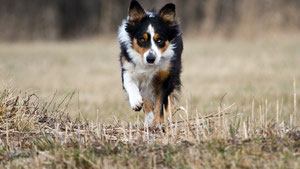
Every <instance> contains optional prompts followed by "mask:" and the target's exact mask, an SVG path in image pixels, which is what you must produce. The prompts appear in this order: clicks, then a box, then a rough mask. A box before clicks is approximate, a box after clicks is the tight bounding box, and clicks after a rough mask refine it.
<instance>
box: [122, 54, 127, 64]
mask: <svg viewBox="0 0 300 169" xmlns="http://www.w3.org/2000/svg"><path fill="white" fill-rule="evenodd" d="M125 62H126V58H125V56H122V64H123V65H124V64H125Z"/></svg>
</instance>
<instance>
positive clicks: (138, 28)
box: [118, 0, 183, 125]
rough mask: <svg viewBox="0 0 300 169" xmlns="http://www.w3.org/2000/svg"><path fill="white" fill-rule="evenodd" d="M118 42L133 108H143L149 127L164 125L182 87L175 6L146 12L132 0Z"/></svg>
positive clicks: (123, 72) (178, 30) (180, 50)
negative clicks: (166, 113)
mask: <svg viewBox="0 0 300 169" xmlns="http://www.w3.org/2000/svg"><path fill="white" fill-rule="evenodd" d="M118 39H119V43H120V46H121V55H120V62H121V67H122V83H123V88H124V89H125V91H126V93H127V95H128V98H129V103H130V106H131V108H132V109H133V110H135V111H140V110H141V109H142V108H143V111H144V113H145V125H153V124H158V123H161V122H162V121H163V119H164V111H165V110H167V109H168V104H170V103H169V101H171V102H173V101H174V100H175V97H176V93H178V92H179V91H180V86H181V82H180V73H181V53H182V50H183V42H182V38H181V31H180V29H179V26H178V24H177V21H176V19H175V5H174V4H172V3H169V4H166V5H165V6H164V7H162V8H161V9H160V10H159V11H146V10H144V9H143V7H142V6H141V5H140V4H139V3H138V2H137V1H136V0H132V1H131V3H130V7H129V14H128V17H127V19H125V20H123V22H122V25H121V26H120V28H119V32H118ZM168 98H170V99H168Z"/></svg>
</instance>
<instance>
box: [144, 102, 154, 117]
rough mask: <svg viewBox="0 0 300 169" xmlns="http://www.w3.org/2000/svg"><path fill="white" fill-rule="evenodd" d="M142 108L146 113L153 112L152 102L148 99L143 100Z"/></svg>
mask: <svg viewBox="0 0 300 169" xmlns="http://www.w3.org/2000/svg"><path fill="white" fill-rule="evenodd" d="M143 109H144V113H146V114H148V113H150V112H153V109H154V104H153V103H152V101H150V100H144V105H143Z"/></svg>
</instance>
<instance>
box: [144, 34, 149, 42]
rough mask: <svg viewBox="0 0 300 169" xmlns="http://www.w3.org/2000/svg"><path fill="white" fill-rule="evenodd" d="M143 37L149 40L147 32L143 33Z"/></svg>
mask: <svg viewBox="0 0 300 169" xmlns="http://www.w3.org/2000/svg"><path fill="white" fill-rule="evenodd" d="M143 38H144V39H145V40H146V41H147V40H148V34H147V33H145V34H144V35H143Z"/></svg>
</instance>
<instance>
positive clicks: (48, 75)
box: [0, 35, 300, 168]
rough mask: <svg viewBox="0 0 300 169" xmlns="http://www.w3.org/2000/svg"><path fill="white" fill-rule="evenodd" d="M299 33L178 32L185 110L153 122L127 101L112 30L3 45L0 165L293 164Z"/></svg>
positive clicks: (0, 55)
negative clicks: (223, 35)
mask: <svg viewBox="0 0 300 169" xmlns="http://www.w3.org/2000/svg"><path fill="white" fill-rule="evenodd" d="M299 37H300V36H299V35H293V36H283V35H277V36H268V37H261V38H253V39H242V38H234V39H224V38H207V37H206V38H191V37H184V42H185V43H184V53H183V73H182V83H183V88H182V97H181V101H180V102H179V103H178V104H177V105H174V106H175V107H180V106H182V108H181V109H182V110H180V111H178V112H177V113H176V114H175V116H174V117H172V121H170V122H169V123H168V125H167V126H163V128H158V129H157V128H150V129H145V128H143V126H142V125H141V124H142V121H143V114H142V112H140V113H136V112H134V111H132V110H130V106H129V103H128V101H126V100H125V94H124V91H123V89H122V85H121V72H120V66H119V47H118V44H117V40H116V38H115V37H111V38H107V37H105V38H101V37H100V38H95V39H92V40H91V39H88V40H80V41H64V42H39V41H36V42H18V43H0V60H1V62H0V85H1V88H0V94H1V95H2V96H1V99H0V101H1V106H0V114H1V122H0V124H1V127H0V128H1V130H0V134H1V135H0V137H1V140H2V141H1V142H0V144H1V147H2V148H1V150H0V160H1V163H3V164H5V166H6V167H11V168H15V167H20V166H24V165H33V164H34V165H36V166H37V167H42V166H44V167H49V168H53V167H55V166H56V164H57V166H58V167H81V168H88V167H94V168H96V167H97V166H98V167H102V168H109V167H115V168H118V167H120V166H127V167H130V168H133V167H139V168H142V167H145V166H147V168H152V167H170V168H198V167H199V168H201V167H205V168H262V167H265V168H299V166H300V163H299V161H300V160H299V158H300V157H299V144H300V142H299V140H300V139H299V138H300V136H299V135H300V134H299V128H298V126H299V120H298V119H299V117H300V115H299V114H300V113H299V108H298V109H297V106H298V105H299V104H300V100H299V99H298V97H297V94H298V95H299V91H300V87H298V86H299V85H298V83H300V67H299V65H298V64H299V63H300V57H299V56H300V48H299V46H300V38H299ZM73 92H74V93H73ZM31 93H34V94H35V95H34V99H33V96H32V97H30V99H29V100H30V101H28V102H30V104H27V105H26V98H28V97H29V95H30V94H31ZM18 96H19V97H18ZM71 97H72V98H71ZM16 98H18V99H17V100H16ZM64 98H65V99H64ZM70 98H71V99H70ZM32 99H33V100H32ZM24 100H25V102H24ZM69 100H70V102H69ZM61 102H62V104H60V103H61ZM68 103H69V104H68ZM31 104H32V106H31V107H30V108H29V109H30V111H29V109H28V110H27V109H26V107H28V105H31ZM60 105H61V106H60ZM32 107H37V109H36V111H34V109H31V108H32ZM43 108H44V109H43ZM55 114H59V117H61V118H60V119H57V116H58V115H55ZM209 114H214V115H215V116H214V117H207V115H209ZM53 116H54V117H53ZM69 116H71V117H69ZM196 117H198V118H200V119H201V118H202V119H201V120H196V121H195V120H191V119H194V118H196ZM205 117H207V118H205ZM75 118H79V120H75ZM41 119H42V120H41ZM49 119H51V120H49ZM187 119H188V120H187ZM204 119H205V120H204ZM169 120H171V119H169ZM24 121H28V124H25V122H24ZM176 121H182V122H180V123H176ZM31 122H32V123H31ZM29 124H30V125H29ZM62 124H63V126H62ZM25 126H26V127H25ZM45 126H46V127H45ZM80 126H81V127H80ZM17 133H19V134H17ZM30 133H37V134H36V135H31V134H30ZM62 133H65V134H62ZM88 133H89V134H88ZM91 133H92V134H91ZM91 135H92V136H93V137H92V136H91ZM81 137H82V138H81ZM20 139H21V140H23V141H20ZM12 140H14V141H12ZM15 140H19V141H15ZM99 147H100V148H99Z"/></svg>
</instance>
